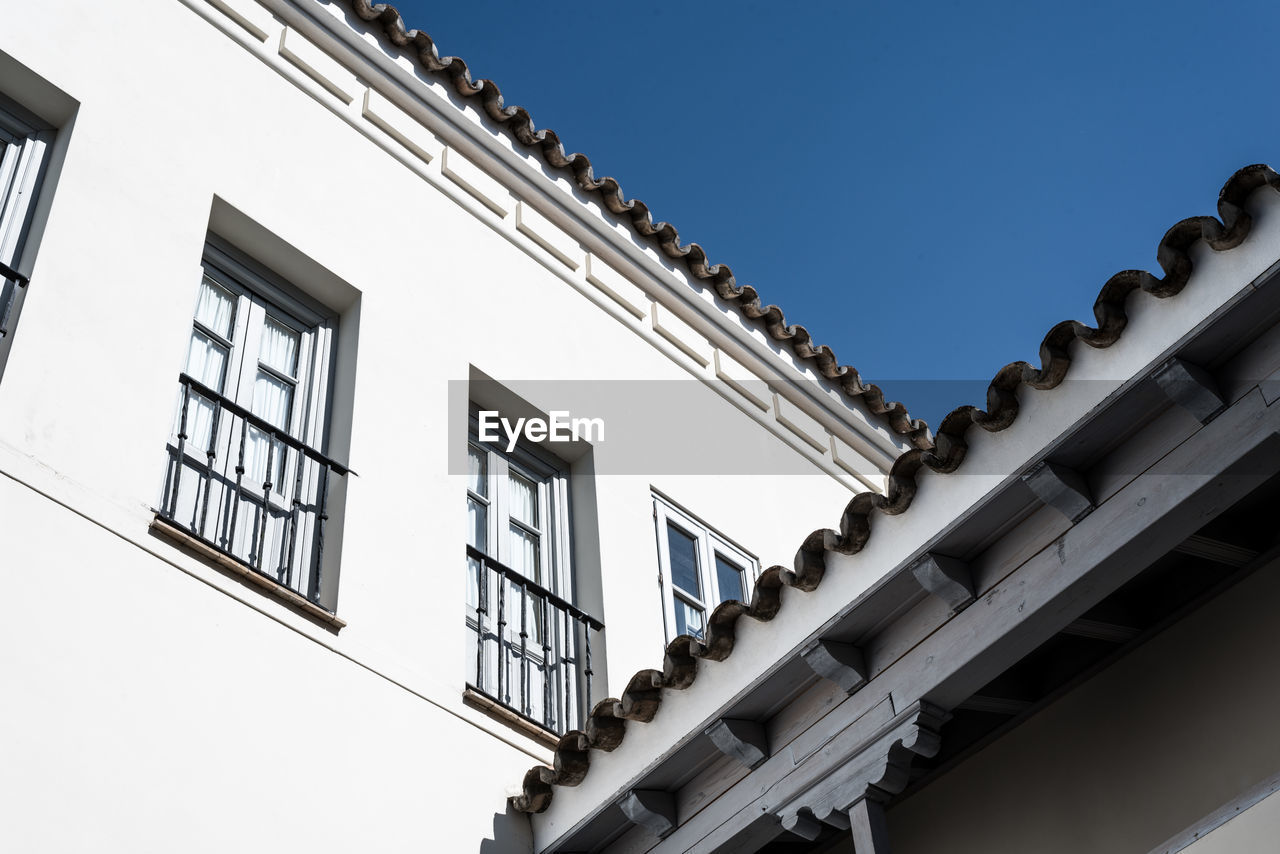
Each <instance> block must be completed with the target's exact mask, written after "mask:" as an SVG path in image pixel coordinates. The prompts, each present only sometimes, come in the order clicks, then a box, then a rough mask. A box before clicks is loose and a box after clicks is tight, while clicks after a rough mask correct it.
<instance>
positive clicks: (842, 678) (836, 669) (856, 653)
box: [800, 638, 867, 694]
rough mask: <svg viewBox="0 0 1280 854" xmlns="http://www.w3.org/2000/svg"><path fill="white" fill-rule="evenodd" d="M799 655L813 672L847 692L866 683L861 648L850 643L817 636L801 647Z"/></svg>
mask: <svg viewBox="0 0 1280 854" xmlns="http://www.w3.org/2000/svg"><path fill="white" fill-rule="evenodd" d="M800 657H801V658H803V659H804V662H805V664H808V665H809V667H811V668H812V669H813V672H814V673H816V674H818V675H819V676H821V677H822V678H823V679H828V680H830V681H832V682H834V683H836V684H837V685H839V686H840V687H841V688H843V689H844V691H845V693H847V694H852V693H853V692H854V691H857V690H858V689H859V688H861V687H862V686H863V685H865V684H867V665H866V661H865V660H864V659H863V657H862V650H860V649H858V648H857V647H856V646H854V645H853V644H851V643H840V642H839V641H829V640H823V639H821V638H819V639H818V640H815V641H813V642H812V643H810V644H809V645H808V646H806V647H805V648H804V649H802V650H801V651H800Z"/></svg>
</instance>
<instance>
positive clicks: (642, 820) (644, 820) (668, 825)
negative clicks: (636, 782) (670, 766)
mask: <svg viewBox="0 0 1280 854" xmlns="http://www.w3.org/2000/svg"><path fill="white" fill-rule="evenodd" d="M618 806H619V807H621V809H622V812H623V814H624V815H625V816H626V817H627V818H628V819H630V820H631V822H632V823H633V824H638V825H640V826H641V827H646V828H648V829H649V830H650V831H651V832H652V833H653V834H654V835H655V836H657V837H658V838H659V839H664V838H666V837H667V836H668V835H669V834H670V833H671V831H673V830H675V829H676V800H675V797H673V796H672V794H671V793H670V792H664V791H662V790H660V789H632V790H631V791H629V792H627V794H626V795H625V796H623V798H622V800H621V801H619V803H618Z"/></svg>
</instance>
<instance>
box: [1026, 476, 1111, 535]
mask: <svg viewBox="0 0 1280 854" xmlns="http://www.w3.org/2000/svg"><path fill="white" fill-rule="evenodd" d="M1022 482H1023V483H1025V484H1026V485H1027V486H1029V487H1030V488H1031V491H1032V492H1034V493H1035V495H1036V497H1037V498H1039V499H1040V500H1041V501H1043V502H1044V503H1045V504H1047V505H1049V506H1050V507H1052V508H1053V509H1054V510H1057V511H1058V512H1059V513H1061V514H1062V515H1063V516H1066V517H1067V519H1068V520H1070V521H1071V522H1072V523H1073V524H1074V523H1076V522H1079V521H1080V520H1081V519H1083V518H1084V517H1085V516H1087V515H1088V514H1089V513H1090V512H1091V511H1092V510H1093V496H1092V495H1090V493H1089V485H1088V484H1087V483H1085V480H1084V476H1083V475H1081V474H1080V473H1079V472H1078V471H1076V470H1075V469H1069V468H1067V467H1066V466H1063V465H1058V464H1057V463H1051V462H1049V461H1048V460H1041V461H1040V462H1038V463H1036V464H1035V465H1034V466H1032V467H1031V469H1030V470H1029V471H1028V472H1027V473H1026V474H1024V475H1023V476H1022Z"/></svg>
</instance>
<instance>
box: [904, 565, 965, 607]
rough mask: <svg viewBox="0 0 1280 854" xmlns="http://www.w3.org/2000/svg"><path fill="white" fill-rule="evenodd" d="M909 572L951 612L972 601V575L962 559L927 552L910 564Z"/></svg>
mask: <svg viewBox="0 0 1280 854" xmlns="http://www.w3.org/2000/svg"><path fill="white" fill-rule="evenodd" d="M911 574H912V575H913V576H915V579H916V581H918V582H920V586H921V587H923V588H924V589H925V591H926V592H928V593H929V594H930V595H931V596H936V597H937V598H939V599H941V600H942V601H943V602H945V603H947V607H949V608H950V609H951V612H952V613H955V612H956V611H960V610H962V609H964V608H965V607H967V606H968V605H969V603H970V602H972V601H973V594H974V590H973V576H972V575H971V574H970V572H969V564H967V563H965V562H964V561H962V560H957V559H956V558H953V557H947V556H946V555H940V554H935V553H933V552H929V553H928V554H925V555H923V556H922V557H921V558H920V559H919V560H917V561H916V562H915V563H913V564H911Z"/></svg>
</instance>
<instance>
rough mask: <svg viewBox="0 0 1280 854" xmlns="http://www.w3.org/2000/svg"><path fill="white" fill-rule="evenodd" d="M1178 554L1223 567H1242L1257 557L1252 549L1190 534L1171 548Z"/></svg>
mask: <svg viewBox="0 0 1280 854" xmlns="http://www.w3.org/2000/svg"><path fill="white" fill-rule="evenodd" d="M1173 550H1174V551H1175V552H1177V553H1178V554H1184V555H1191V556H1192V557H1198V558H1203V559H1204V560H1209V561H1213V562H1214V563H1220V564H1222V565H1223V566H1244V565H1245V564H1246V563H1248V562H1249V561H1251V560H1253V559H1254V558H1255V557H1257V556H1258V553H1257V552H1255V551H1254V550H1253V549H1246V548H1244V547H1242V546H1236V545H1232V544H1231V543H1224V542H1223V541H1222V540H1215V539H1212V538H1210V537H1202V536H1200V535H1199V534H1192V535H1191V536H1189V537H1187V538H1186V539H1185V540H1183V541H1182V542H1181V543H1178V545H1176V546H1174V547H1173Z"/></svg>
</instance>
